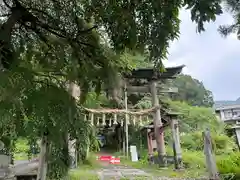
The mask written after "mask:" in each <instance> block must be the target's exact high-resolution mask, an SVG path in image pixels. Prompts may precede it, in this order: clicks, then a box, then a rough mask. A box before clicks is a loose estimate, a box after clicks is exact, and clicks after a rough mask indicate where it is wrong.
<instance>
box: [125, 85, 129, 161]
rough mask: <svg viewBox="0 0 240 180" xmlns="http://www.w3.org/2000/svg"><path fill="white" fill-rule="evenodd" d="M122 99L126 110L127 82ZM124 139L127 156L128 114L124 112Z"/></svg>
mask: <svg viewBox="0 0 240 180" xmlns="http://www.w3.org/2000/svg"><path fill="white" fill-rule="evenodd" d="M124 97H125V98H124V101H125V110H126V111H127V110H128V104H127V100H128V97H127V84H126V82H125V88H124ZM125 140H126V148H125V151H126V156H127V157H128V114H127V113H125Z"/></svg>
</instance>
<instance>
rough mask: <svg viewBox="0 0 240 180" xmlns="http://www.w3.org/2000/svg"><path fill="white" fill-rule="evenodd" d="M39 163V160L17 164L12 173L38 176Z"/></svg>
mask: <svg viewBox="0 0 240 180" xmlns="http://www.w3.org/2000/svg"><path fill="white" fill-rule="evenodd" d="M38 165H39V162H38V161H37V160H34V161H23V162H22V163H17V164H15V165H14V166H13V167H12V168H11V171H12V172H13V173H14V174H15V175H16V176H20V175H37V169H38Z"/></svg>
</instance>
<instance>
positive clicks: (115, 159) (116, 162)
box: [110, 157, 120, 164]
mask: <svg viewBox="0 0 240 180" xmlns="http://www.w3.org/2000/svg"><path fill="white" fill-rule="evenodd" d="M110 164H120V158H114V157H112V159H111V160H110Z"/></svg>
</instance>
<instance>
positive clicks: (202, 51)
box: [166, 10, 240, 100]
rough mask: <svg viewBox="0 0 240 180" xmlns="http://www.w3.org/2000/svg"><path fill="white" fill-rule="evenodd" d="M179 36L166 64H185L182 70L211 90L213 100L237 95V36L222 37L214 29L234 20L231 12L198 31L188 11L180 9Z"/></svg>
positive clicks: (239, 85)
mask: <svg viewBox="0 0 240 180" xmlns="http://www.w3.org/2000/svg"><path fill="white" fill-rule="evenodd" d="M180 17H181V20H182V23H181V35H180V38H179V40H177V41H175V42H173V44H172V45H171V48H170V51H169V52H170V54H169V60H168V62H167V63H166V64H167V66H174V65H180V64H184V65H186V67H185V68H184V70H183V72H184V73H186V74H190V75H192V76H193V77H194V78H197V79H199V80H200V81H202V82H203V83H204V85H205V87H206V88H207V89H209V90H211V91H212V92H213V95H214V99H215V100H236V99H237V98H238V97H240V41H239V40H237V39H236V35H231V36H229V37H228V38H223V37H222V36H221V35H220V34H219V33H218V32H217V28H218V26H219V25H222V24H229V23H231V22H233V20H232V18H231V16H230V15H227V14H225V15H222V16H219V17H218V18H217V20H216V22H214V23H210V24H207V25H206V31H205V32H203V33H201V34H197V33H196V25H195V24H193V23H192V22H191V20H190V13H189V12H188V11H185V10H184V11H182V12H181V15H180Z"/></svg>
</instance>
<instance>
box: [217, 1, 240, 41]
mask: <svg viewBox="0 0 240 180" xmlns="http://www.w3.org/2000/svg"><path fill="white" fill-rule="evenodd" d="M223 4H224V5H225V9H226V10H227V11H228V13H230V14H231V15H232V17H233V19H234V22H233V23H232V24H228V25H221V26H220V27H219V29H218V30H219V32H220V34H222V35H223V36H228V35H229V34H231V33H236V34H237V37H238V39H239V38H240V23H239V16H240V4H239V2H238V0H223Z"/></svg>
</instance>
